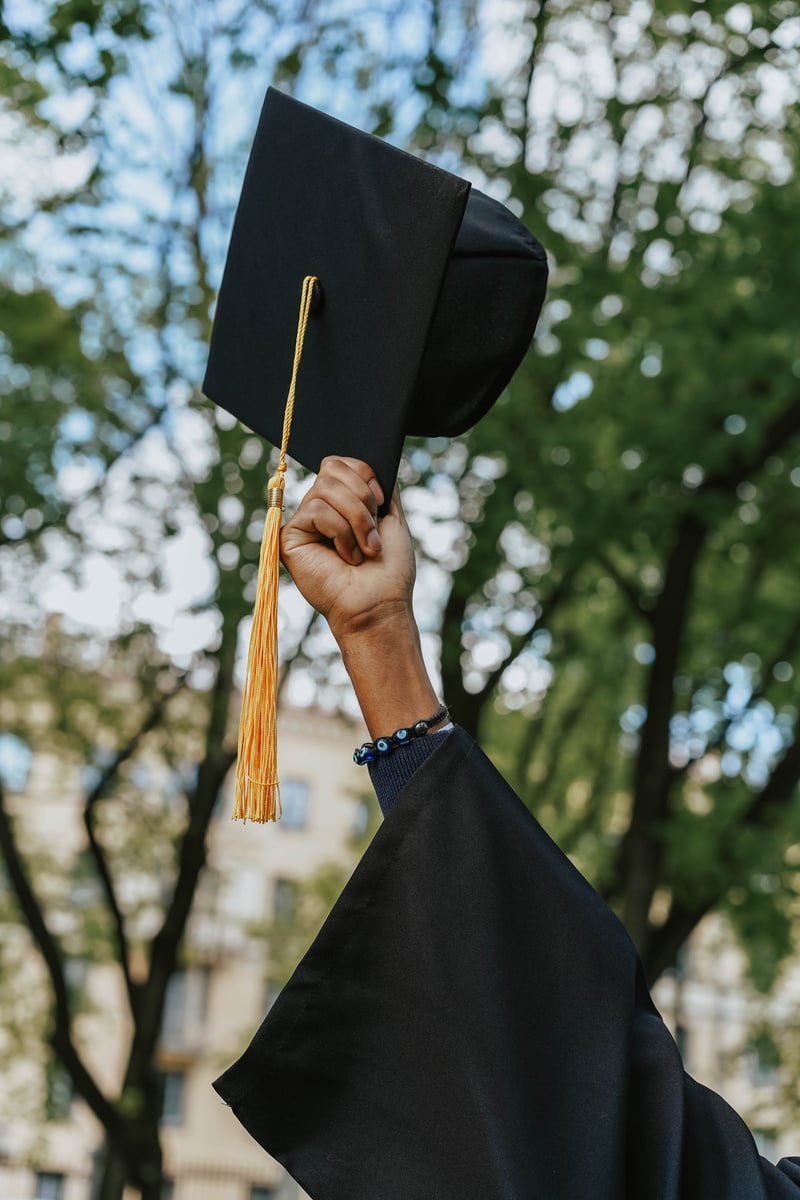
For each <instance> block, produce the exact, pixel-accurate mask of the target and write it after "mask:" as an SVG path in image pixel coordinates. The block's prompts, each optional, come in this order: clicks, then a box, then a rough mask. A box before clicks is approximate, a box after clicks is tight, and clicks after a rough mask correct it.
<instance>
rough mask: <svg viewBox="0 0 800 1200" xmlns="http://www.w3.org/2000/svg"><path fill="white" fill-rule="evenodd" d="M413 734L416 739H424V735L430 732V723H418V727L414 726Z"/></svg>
mask: <svg viewBox="0 0 800 1200" xmlns="http://www.w3.org/2000/svg"><path fill="white" fill-rule="evenodd" d="M411 732H412V733H413V735H414V737H422V735H423V734H424V733H427V732H428V722H427V721H417V723H416V725H413V726H412V728H411Z"/></svg>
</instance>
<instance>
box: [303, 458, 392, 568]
mask: <svg viewBox="0 0 800 1200" xmlns="http://www.w3.org/2000/svg"><path fill="white" fill-rule="evenodd" d="M342 476H344V478H345V482H343V481H342ZM353 489H355V490H353ZM312 490H313V492H314V494H315V495H316V496H319V497H321V498H322V499H323V500H326V501H327V503H328V504H330V505H331V507H332V508H335V509H336V511H337V512H338V513H340V514H341V515H342V516H343V517H344V518H345V520H346V521H347V523H348V524H349V526H350V528H351V529H352V531H353V533H354V535H355V538H356V541H357V542H358V545H359V547H360V549H361V551H362V553H363V554H366V555H371V556H372V557H374V556H375V555H376V554H379V553H380V549H381V539H380V535H379V534H378V531H377V528H376V521H375V513H376V511H377V505H376V501H375V497H374V496H373V494H372V492H371V491H370V489H369V487H368V485H367V484H366V483H365V482H364V481H363V479H360V478H359V476H358V475H356V474H355V472H353V471H351V470H350V468H349V467H348V466H346V464H344V463H341V462H340V463H338V464H337V465H336V467H331V468H329V469H328V471H327V472H326V474H325V475H320V476H319V477H318V479H317V481H316V483H315V484H314V487H313V489H312ZM309 494H310V493H309Z"/></svg>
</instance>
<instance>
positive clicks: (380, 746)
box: [375, 738, 392, 754]
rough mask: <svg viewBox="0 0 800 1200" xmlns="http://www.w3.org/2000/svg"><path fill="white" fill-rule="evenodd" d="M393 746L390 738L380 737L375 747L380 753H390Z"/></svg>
mask: <svg viewBox="0 0 800 1200" xmlns="http://www.w3.org/2000/svg"><path fill="white" fill-rule="evenodd" d="M391 748H392V743H391V742H390V741H389V739H388V738H378V740H377V742H376V743H375V749H376V750H377V751H378V754H388V753H389V751H390V750H391Z"/></svg>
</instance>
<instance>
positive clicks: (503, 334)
mask: <svg viewBox="0 0 800 1200" xmlns="http://www.w3.org/2000/svg"><path fill="white" fill-rule="evenodd" d="M468 200H469V204H468ZM465 210H466V214H467V215H466V218H465ZM457 239H458V240H457ZM454 252H455V253H454ZM306 275H316V276H318V278H319V280H320V283H321V286H322V303H321V304H319V305H317V306H315V309H314V311H313V313H312V316H311V319H310V321H309V325H308V331H307V334H306V339H305V348H304V350H303V358H302V364H301V366H300V372H299V378H298V385H297V401H296V406H295V417H294V423H293V426H292V434H291V437H290V439H289V453H290V454H291V455H292V456H293V457H294V458H296V459H297V460H298V461H299V462H301V463H303V465H304V466H306V467H309V468H310V469H311V470H318V469H319V465H320V462H321V460H322V459H323V458H324V457H325V456H326V455H328V454H340V455H348V456H351V457H354V458H360V459H363V460H364V461H366V462H368V463H369V464H370V465H371V466H372V468H373V469H374V470H375V473H376V475H377V477H378V480H379V481H380V483H381V486H382V488H383V491H384V495H385V496H386V498H387V500H388V498H389V496H390V495H391V491H392V488H393V486H394V480H395V477H396V473H397V465H398V462H399V459H400V454H401V451H402V445H403V439H404V437H405V435H406V433H407V432H409V431H412V432H415V433H423V434H425V433H430V434H435V433H457V432H461V431H462V430H463V429H465V428H468V427H469V426H470V425H471V424H474V422H475V421H476V420H477V419H478V418H479V417H480V416H481V415H482V413H483V412H485V411H486V409H487V408H488V407H489V406H490V405H491V403H493V401H494V400H495V399H496V398H497V396H498V395H499V394H500V391H502V388H503V387H504V386H505V384H506V383H507V382H508V379H509V378H510V376H511V375H512V374H513V371H514V370H515V369H516V367H517V366H518V364H519V361H520V360H521V358H522V356H523V355H524V353H525V350H526V349H527V347H528V344H529V342H530V339H531V336H532V334H533V329H534V326H535V323H536V319H537V317H538V313H539V309H540V307H541V303H542V299H543V297H544V289H545V285H546V278H547V265H546V259H545V256H544V252H543V251H542V249H541V247H540V246H539V244H538V242H536V240H535V239H534V238H533V237H532V236H531V235H530V234H529V233H528V231H527V230H526V229H525V228H524V226H523V225H521V223H520V222H519V221H517V220H516V218H515V217H514V216H513V215H512V214H511V213H510V212H508V210H507V209H505V208H504V207H503V206H502V205H500V204H498V203H497V202H496V201H494V200H490V199H489V197H486V196H482V195H481V194H480V193H479V192H475V191H473V193H472V195H471V196H470V185H469V183H468V182H467V181H466V180H463V179H460V178H458V177H457V176H455V175H452V174H450V173H449V172H447V171H443V170H441V169H440V168H438V167H435V166H433V165H431V164H429V163H425V162H423V161H421V160H420V159H417V158H415V157H414V156H413V155H410V154H406V153H405V152H404V151H402V150H398V149H396V148H395V147H393V146H391V145H389V144H388V143H386V142H383V141H381V140H380V139H379V138H376V137H372V136H371V135H369V134H366V133H363V132H361V131H360V130H357V129H354V128H353V127H351V126H349V125H346V124H344V123H343V122H341V121H338V120H336V119H334V118H332V117H328V116H326V115H324V114H323V113H320V112H318V111H317V110H315V109H313V108H309V107H308V106H307V105H304V104H301V103H299V102H298V101H296V100H293V99H291V98H290V97H288V96H285V95H283V94H282V93H280V92H277V91H275V90H274V89H272V88H270V90H269V91H268V92H267V97H266V99H265V101H264V106H263V109H262V112H261V118H260V121H259V125H258V129H257V132H256V136H255V140H254V143H253V148H252V151H251V154H250V160H249V163H248V166H247V172H246V175H245V180H244V185H243V188H242V194H241V198H240V200H239V205H238V208H237V212H236V218H235V221H234V227H233V233H232V235H231V242H230V246H229V250H228V258H227V262H226V266H225V272H224V276H223V281H222V286H221V289H220V294H219V300H218V304H217V311H216V316H215V320H214V329H213V334H212V339H211V350H210V355H209V361H208V367H207V371H206V377H205V380H204V383H203V391H204V392H205V393H206V395H207V396H209V398H210V399H212V400H214V401H215V402H216V403H217V404H220V405H221V406H222V407H223V408H226V409H228V410H229V411H230V412H231V413H233V414H234V415H235V416H236V417H238V418H239V419H240V420H241V421H243V422H244V423H245V424H246V425H248V426H250V427H251V428H252V429H254V430H255V431H256V432H257V433H260V434H262V435H263V436H264V437H266V438H268V439H269V440H270V441H271V442H273V444H280V438H281V430H282V425H283V414H284V406H285V402H286V393H287V389H288V384H289V378H290V375H291V365H292V359H293V354H294V343H295V334H296V329H297V318H298V307H299V302H300V290H301V285H302V281H303V278H304V276H306Z"/></svg>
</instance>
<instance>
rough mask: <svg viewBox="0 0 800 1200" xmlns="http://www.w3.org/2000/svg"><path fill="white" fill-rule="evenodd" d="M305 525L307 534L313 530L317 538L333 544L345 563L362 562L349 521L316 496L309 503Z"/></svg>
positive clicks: (362, 557)
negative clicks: (325, 539)
mask: <svg viewBox="0 0 800 1200" xmlns="http://www.w3.org/2000/svg"><path fill="white" fill-rule="evenodd" d="M299 511H300V510H299V509H298V512H299ZM305 525H306V528H307V529H308V530H309V532H310V531H312V530H313V532H314V533H315V534H317V535H318V537H320V538H327V539H328V541H331V542H333V545H334V547H335V549H336V553H337V554H338V555H339V557H340V558H341V559H343V560H344V561H345V562H349V563H355V564H356V565H358V563H361V562H363V561H364V556H363V554H362V553H361V550H360V549H359V547H358V543H357V542H356V538H355V534H354V533H353V530H352V528H351V526H350V523H349V521H348V520H347V518H346V517H344V516H342V514H341V513H340V512H338V511H337V510H336V509H335V508H334V507H333V506H332V505H331V504H329V503H328V502H327V501H326V500H323V499H322V498H321V497H319V496H316V497H314V498H312V499H311V500H310V501H309V503H308V504H307V505H306V512H305Z"/></svg>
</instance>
